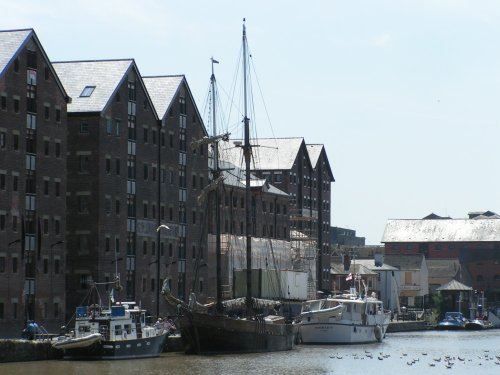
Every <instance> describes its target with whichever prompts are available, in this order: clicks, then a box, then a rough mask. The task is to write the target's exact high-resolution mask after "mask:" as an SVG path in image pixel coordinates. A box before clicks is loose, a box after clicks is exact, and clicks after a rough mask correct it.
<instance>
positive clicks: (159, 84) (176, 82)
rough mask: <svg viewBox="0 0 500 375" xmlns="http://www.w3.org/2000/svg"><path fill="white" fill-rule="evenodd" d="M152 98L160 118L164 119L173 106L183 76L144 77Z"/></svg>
mask: <svg viewBox="0 0 500 375" xmlns="http://www.w3.org/2000/svg"><path fill="white" fill-rule="evenodd" d="M142 79H143V81H144V84H145V85H146V89H147V90H148V92H149V95H150V96H151V100H152V101H153V105H154V107H155V110H156V113H157V114H158V118H160V119H163V118H164V117H165V116H166V115H167V114H168V111H169V109H170V106H171V105H172V100H174V98H175V96H176V94H177V92H178V91H179V88H180V87H181V84H182V82H183V81H184V76H183V75H175V76H155V77H142Z"/></svg>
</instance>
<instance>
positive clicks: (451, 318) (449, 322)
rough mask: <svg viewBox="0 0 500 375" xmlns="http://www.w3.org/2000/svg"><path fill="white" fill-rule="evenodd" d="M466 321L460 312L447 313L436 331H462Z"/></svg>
mask: <svg viewBox="0 0 500 375" xmlns="http://www.w3.org/2000/svg"><path fill="white" fill-rule="evenodd" d="M466 323H467V319H466V318H465V316H464V315H463V314H462V313H461V312H447V313H445V314H444V318H443V320H441V321H440V322H439V323H438V324H437V326H436V329H439V330H458V329H464V328H465V324H466Z"/></svg>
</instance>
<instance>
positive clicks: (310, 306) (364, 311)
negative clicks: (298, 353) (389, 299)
mask: <svg viewBox="0 0 500 375" xmlns="http://www.w3.org/2000/svg"><path fill="white" fill-rule="evenodd" d="M389 321H390V312H388V311H384V309H383V304H382V301H380V300H379V299H377V298H376V296H375V295H372V296H370V297H361V296H360V295H359V294H358V293H357V292H356V289H355V288H352V289H351V292H350V293H349V294H342V295H338V296H334V297H328V298H324V299H317V300H310V301H306V302H304V303H303V306H302V312H301V314H300V337H301V341H302V343H304V344H358V343H370V342H377V341H378V342H381V341H382V340H383V338H384V337H385V333H386V331H387V327H388V325H389Z"/></svg>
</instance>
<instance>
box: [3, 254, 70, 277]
mask: <svg viewBox="0 0 500 375" xmlns="http://www.w3.org/2000/svg"><path fill="white" fill-rule="evenodd" d="M19 264H20V262H19V259H18V258H17V257H11V258H10V267H9V265H8V259H7V258H6V257H5V256H0V273H5V272H10V273H13V274H16V273H18V272H19V271H20V270H19ZM49 267H50V268H51V269H50V272H53V274H55V275H59V273H60V272H61V260H60V259H59V258H54V260H53V262H52V264H49V259H48V258H43V260H42V267H41V269H40V270H41V272H42V273H43V274H44V275H47V274H49Z"/></svg>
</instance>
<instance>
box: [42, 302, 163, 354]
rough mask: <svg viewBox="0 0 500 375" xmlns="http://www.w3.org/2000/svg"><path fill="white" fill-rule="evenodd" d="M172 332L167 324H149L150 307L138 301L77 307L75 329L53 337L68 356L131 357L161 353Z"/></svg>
mask: <svg viewBox="0 0 500 375" xmlns="http://www.w3.org/2000/svg"><path fill="white" fill-rule="evenodd" d="M167 337H168V332H167V330H166V329H164V327H163V325H161V324H157V325H155V326H151V325H148V324H146V310H143V309H141V308H140V307H138V306H136V304H135V303H134V302H118V303H116V304H114V305H111V306H110V307H108V308H103V307H101V305H100V304H92V305H90V306H79V307H77V308H76V315H75V329H74V331H72V332H71V334H69V335H65V336H60V337H57V338H56V339H54V340H53V342H52V346H53V347H54V348H56V349H60V350H63V353H64V354H63V358H64V359H129V358H148V357H157V356H159V355H160V353H161V352H162V350H163V347H164V345H165V343H166V340H167Z"/></svg>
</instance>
